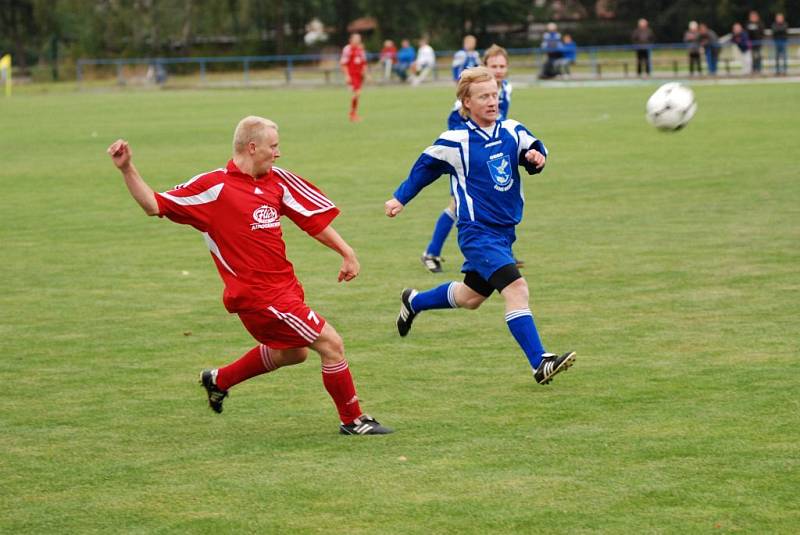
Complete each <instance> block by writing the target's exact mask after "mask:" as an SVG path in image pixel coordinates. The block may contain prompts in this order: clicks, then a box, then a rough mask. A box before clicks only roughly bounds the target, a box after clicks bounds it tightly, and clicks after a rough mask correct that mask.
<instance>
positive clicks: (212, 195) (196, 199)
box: [158, 183, 225, 206]
mask: <svg viewBox="0 0 800 535" xmlns="http://www.w3.org/2000/svg"><path fill="white" fill-rule="evenodd" d="M224 185H225V184H222V183H220V184H217V185H216V186H212V187H210V188H208V189H207V190H205V191H203V192H200V193H198V194H197V195H188V196H186V197H180V196H177V195H172V194H170V193H167V192H163V193H159V194H158V195H161V196H162V197H164V198H165V199H168V200H170V201H172V202H174V203H175V204H179V205H181V206H193V205H196V204H206V203H210V202H214V201H216V200H217V197H219V193H220V191H222V187H223V186H224ZM173 191H174V190H173Z"/></svg>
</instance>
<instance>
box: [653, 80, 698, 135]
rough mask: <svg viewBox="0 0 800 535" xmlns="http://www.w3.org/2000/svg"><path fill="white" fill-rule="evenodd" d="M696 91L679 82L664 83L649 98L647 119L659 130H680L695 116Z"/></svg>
mask: <svg viewBox="0 0 800 535" xmlns="http://www.w3.org/2000/svg"><path fill="white" fill-rule="evenodd" d="M696 111H697V103H696V102H695V101H694V92H693V91H692V90H691V89H689V88H688V87H686V86H685V85H682V84H679V83H678V82H670V83H668V84H664V85H662V86H661V87H659V88H658V89H656V92H655V93H653V94H652V96H651V97H650V98H649V99H648V100H647V112H646V114H645V116H646V117H647V121H648V122H649V123H650V124H652V125H653V126H655V127H656V128H658V129H659V130H680V129H681V128H683V127H684V126H686V124H687V123H688V122H689V121H690V120H691V118H692V117H694V113H695V112H696Z"/></svg>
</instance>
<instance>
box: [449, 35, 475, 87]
mask: <svg viewBox="0 0 800 535" xmlns="http://www.w3.org/2000/svg"><path fill="white" fill-rule="evenodd" d="M477 44H478V41H477V39H475V36H474V35H466V36H464V41H463V42H462V46H463V48H462V49H461V50H459V51H458V52H456V53H455V55H454V56H453V81H454V82H458V77H459V76H461V73H462V72H464V70H465V69H470V68H472V67H477V66H478V65H480V64H481V57H480V56H479V55H478V52H477V51H476V50H475V47H476V46H477Z"/></svg>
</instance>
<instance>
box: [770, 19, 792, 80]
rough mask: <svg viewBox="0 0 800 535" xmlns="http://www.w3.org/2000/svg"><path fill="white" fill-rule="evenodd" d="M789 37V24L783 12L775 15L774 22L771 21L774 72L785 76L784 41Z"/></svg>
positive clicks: (785, 57)
mask: <svg viewBox="0 0 800 535" xmlns="http://www.w3.org/2000/svg"><path fill="white" fill-rule="evenodd" d="M788 39H789V25H788V24H786V19H785V18H784V16H783V13H778V14H776V15H775V22H773V23H772V40H773V41H774V42H775V74H777V75H778V76H781V75H783V76H786V71H787V70H788V69H787V67H788V65H787V63H788V62H787V55H786V42H787V40H788Z"/></svg>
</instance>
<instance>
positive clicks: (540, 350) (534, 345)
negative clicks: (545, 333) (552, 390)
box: [506, 308, 545, 370]
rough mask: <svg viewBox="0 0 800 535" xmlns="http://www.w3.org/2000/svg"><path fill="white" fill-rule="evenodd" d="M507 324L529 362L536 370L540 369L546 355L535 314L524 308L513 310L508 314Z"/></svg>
mask: <svg viewBox="0 0 800 535" xmlns="http://www.w3.org/2000/svg"><path fill="white" fill-rule="evenodd" d="M506 323H507V324H508V329H509V330H510V331H511V334H512V335H513V336H514V339H515V340H516V341H517V343H518V344H519V346H520V347H521V348H522V351H524V352H525V356H526V357H528V362H530V364H531V368H533V369H534V370H536V369H538V368H539V365H540V364H541V363H542V355H543V354H544V353H545V350H544V347H543V346H542V340H541V339H540V338H539V331H537V330H536V324H535V323H534V322H533V314H531V311H530V309H528V308H522V309H519V310H512V311H511V312H508V313H507V314H506Z"/></svg>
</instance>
